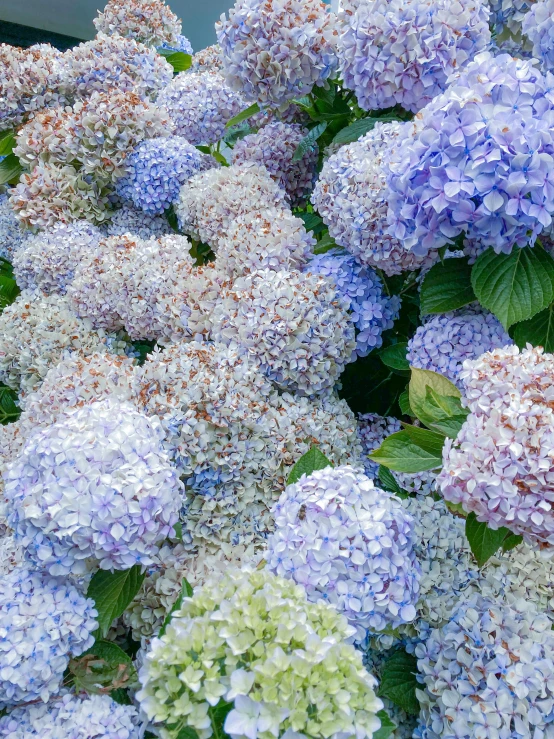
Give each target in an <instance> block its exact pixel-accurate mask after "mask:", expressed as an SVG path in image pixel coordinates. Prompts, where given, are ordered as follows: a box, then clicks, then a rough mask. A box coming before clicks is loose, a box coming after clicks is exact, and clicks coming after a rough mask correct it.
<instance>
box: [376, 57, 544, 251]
mask: <svg viewBox="0 0 554 739" xmlns="http://www.w3.org/2000/svg"><path fill="white" fill-rule="evenodd" d="M535 64H536V62H534V61H533V60H522V59H516V58H513V57H511V56H509V55H508V54H502V55H501V56H498V57H493V56H492V54H490V53H489V52H484V53H483V54H480V55H478V57H477V58H476V59H475V61H474V62H472V63H471V64H469V65H468V66H467V67H466V68H465V69H464V70H463V71H462V73H461V74H460V75H459V76H458V77H456V78H455V79H452V80H451V84H450V87H449V88H448V90H447V91H446V92H445V93H443V94H442V95H439V96H438V97H437V98H436V99H435V100H434V101H433V102H432V103H431V104H430V105H428V106H427V107H425V108H424V109H423V110H422V111H421V113H420V115H419V116H418V117H417V119H416V120H414V122H413V124H412V135H411V136H409V135H406V137H405V138H403V139H400V140H399V143H398V145H397V146H395V147H394V148H393V149H392V151H391V152H390V154H389V157H388V159H387V161H386V162H385V164H384V167H385V169H386V170H387V184H388V187H389V194H388V195H389V213H388V218H389V222H390V233H391V234H392V235H394V236H396V237H397V238H398V239H400V240H401V241H402V242H403V244H404V247H405V248H406V249H411V250H413V251H414V252H415V253H416V254H426V253H427V252H428V251H429V250H432V249H437V248H440V247H442V246H444V245H445V244H449V243H451V242H452V240H453V239H455V238H456V237H457V236H459V235H460V234H462V233H465V234H466V240H467V241H468V242H470V243H473V244H478V245H480V246H482V247H484V248H487V247H493V248H494V250H495V251H496V252H498V253H500V252H504V253H510V252H511V250H512V248H513V247H514V245H517V246H526V245H527V244H529V243H531V244H533V243H534V241H535V238H536V236H537V234H539V233H540V232H541V231H542V230H543V228H546V227H548V226H550V224H551V222H552V217H551V214H552V213H553V212H554V77H553V76H552V75H551V74H550V73H547V74H546V75H543V74H541V72H540V71H539V70H537V68H536V66H535Z"/></svg>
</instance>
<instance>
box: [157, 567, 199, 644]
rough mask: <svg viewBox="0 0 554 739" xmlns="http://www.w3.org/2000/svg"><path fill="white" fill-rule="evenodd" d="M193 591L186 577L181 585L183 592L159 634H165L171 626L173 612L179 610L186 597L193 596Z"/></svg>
mask: <svg viewBox="0 0 554 739" xmlns="http://www.w3.org/2000/svg"><path fill="white" fill-rule="evenodd" d="M192 593H193V591H192V585H191V584H190V583H189V581H188V580H187V578H186V577H185V578H183V584H182V585H181V592H180V593H179V596H178V598H177V600H176V601H175V603H174V604H173V607H172V608H171V610H170V611H169V613H168V614H167V616H166V617H165V619H164V622H163V624H162V627H161V629H160V632H159V634H158V636H163V635H164V634H165V632H166V629H167V627H168V626H169V623H170V621H171V618H172V616H173V614H174V613H175V611H178V610H179V608H180V607H181V606H182V605H183V599H184V598H192Z"/></svg>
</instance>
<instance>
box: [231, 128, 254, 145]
mask: <svg viewBox="0 0 554 739" xmlns="http://www.w3.org/2000/svg"><path fill="white" fill-rule="evenodd" d="M251 133H254V129H253V128H250V126H249V125H248V123H246V122H243V123H241V124H239V125H238V126H237V127H236V128H233V129H231V130H230V131H229V132H228V133H227V134H226V135H225V136H224V137H223V141H224V142H225V143H226V144H227V145H228V146H233V144H235V143H236V142H237V141H238V140H239V139H243V138H244V137H245V136H248V135H249V134H251Z"/></svg>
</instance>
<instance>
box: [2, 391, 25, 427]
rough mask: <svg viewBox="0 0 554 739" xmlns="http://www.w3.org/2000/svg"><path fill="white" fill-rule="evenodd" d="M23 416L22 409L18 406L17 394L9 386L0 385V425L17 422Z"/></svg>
mask: <svg viewBox="0 0 554 739" xmlns="http://www.w3.org/2000/svg"><path fill="white" fill-rule="evenodd" d="M20 415H21V409H20V408H19V406H18V405H17V393H16V392H15V390H12V389H11V387H8V386H7V385H0V424H2V425H3V426H5V425H6V424H8V423H13V422H14V421H17V419H18V418H19V416H20Z"/></svg>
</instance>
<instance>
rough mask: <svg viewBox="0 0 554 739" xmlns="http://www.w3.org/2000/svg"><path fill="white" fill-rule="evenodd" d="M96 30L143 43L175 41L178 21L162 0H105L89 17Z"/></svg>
mask: <svg viewBox="0 0 554 739" xmlns="http://www.w3.org/2000/svg"><path fill="white" fill-rule="evenodd" d="M93 23H94V26H95V28H96V30H97V31H99V32H100V33H105V34H107V35H108V36H112V35H114V34H115V35H119V36H124V37H125V38H133V39H135V41H140V42H141V43H143V44H146V45H147V46H162V44H164V43H165V44H176V43H177V40H178V37H179V36H180V34H181V30H182V27H181V21H180V20H179V18H178V17H177V16H176V15H175V13H173V12H172V11H171V8H170V7H169V6H168V5H166V4H165V3H164V2H163V0H108V3H107V4H106V7H105V8H104V10H103V12H100V13H98V15H97V16H96V18H95V19H94V21H93Z"/></svg>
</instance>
